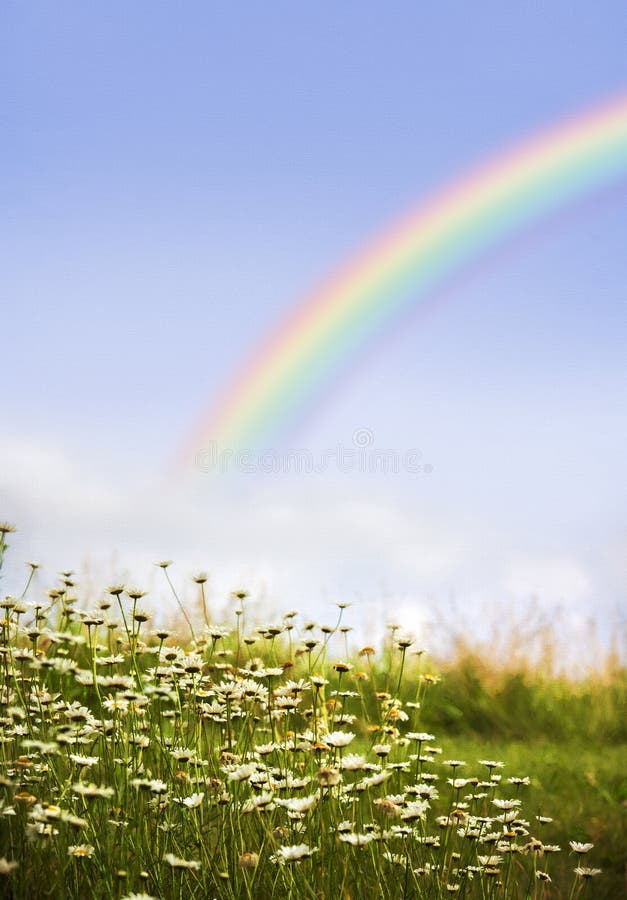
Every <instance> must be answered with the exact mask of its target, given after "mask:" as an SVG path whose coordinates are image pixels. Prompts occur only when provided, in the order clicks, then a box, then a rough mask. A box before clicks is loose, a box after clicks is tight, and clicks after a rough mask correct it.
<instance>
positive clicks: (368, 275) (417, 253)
mask: <svg viewBox="0 0 627 900" xmlns="http://www.w3.org/2000/svg"><path fill="white" fill-rule="evenodd" d="M625 174H627V96H621V97H619V98H617V99H614V100H612V101H611V102H608V103H605V104H603V105H602V106H597V107H595V108H594V109H592V110H591V111H588V112H587V113H585V114H583V115H579V116H577V117H575V118H572V119H569V120H567V121H565V122H561V123H560V124H558V125H557V126H556V127H553V128H552V129H550V130H549V131H547V132H543V133H540V134H539V135H534V136H532V137H531V138H528V139H527V140H525V141H523V142H522V143H520V144H518V145H516V146H514V147H513V149H511V150H510V151H509V152H507V153H505V154H502V155H499V156H497V157H496V158H495V159H492V160H491V161H489V162H488V163H487V164H485V165H483V166H481V167H479V168H477V169H475V170H473V171H471V172H470V173H469V174H467V175H465V176H464V177H462V178H461V179H459V180H457V181H455V182H453V183H452V184H451V185H450V186H448V187H446V188H445V189H444V190H442V191H440V192H438V193H436V194H435V195H434V196H433V197H432V198H431V199H430V200H428V201H427V202H425V203H423V204H421V205H420V206H419V207H418V208H417V209H415V210H414V211H413V212H412V213H411V214H410V215H408V216H407V217H405V218H404V219H403V220H402V221H400V222H399V223H397V224H396V225H395V226H394V227H392V228H391V229H390V230H389V231H387V232H386V233H384V234H383V236H382V237H380V238H379V239H378V240H375V241H374V242H373V243H371V244H370V245H369V246H367V247H366V248H365V249H364V250H363V251H362V252H361V253H359V254H358V255H357V256H356V257H355V258H354V259H352V260H350V261H349V262H348V264H347V265H345V266H344V267H343V268H342V269H341V270H340V271H339V272H337V273H336V274H335V275H334V276H332V277H331V278H330V279H328V280H327V281H326V282H325V283H323V284H322V285H321V286H320V287H318V288H317V289H315V290H314V291H313V292H312V293H311V294H310V295H309V296H308V297H306V298H305V299H304V300H303V301H302V302H301V303H300V304H299V305H297V306H296V308H295V309H294V310H293V311H292V312H291V314H290V315H289V316H288V317H287V318H286V320H285V321H284V322H283V324H282V325H281V326H280V327H279V328H278V329H277V330H276V331H275V332H274V333H273V334H271V335H270V337H269V338H268V339H267V340H266V342H265V343H264V344H263V345H262V346H261V347H260V349H259V350H258V352H257V353H256V354H255V355H254V356H253V358H252V359H250V360H249V361H248V363H247V364H246V365H245V366H244V367H243V368H242V369H241V371H240V372H239V374H238V376H237V377H236V378H235V380H234V381H233V382H232V384H231V385H230V386H229V387H228V389H227V390H226V392H225V393H224V395H223V396H222V397H221V398H220V399H219V401H218V403H217V404H214V405H213V406H212V408H211V410H210V412H209V414H208V415H207V416H205V417H204V418H203V419H202V421H201V422H200V425H199V427H198V428H197V429H196V432H195V434H194V436H193V439H192V441H191V442H190V443H191V450H192V452H194V453H195V452H196V451H199V450H200V449H201V448H203V447H207V446H208V443H209V442H215V445H217V446H218V447H219V448H226V447H231V448H244V447H245V448H251V449H259V448H260V447H264V446H266V447H269V446H272V444H271V443H270V442H271V441H272V439H273V438H274V439H276V436H277V435H278V434H279V433H280V431H281V430H282V429H283V428H284V427H285V426H286V425H287V424H289V423H290V422H291V421H292V420H293V419H294V417H295V415H296V414H297V413H298V412H299V411H300V410H301V409H303V408H306V407H307V405H308V404H310V403H311V402H312V400H313V399H314V398H315V397H316V395H317V394H318V393H319V392H320V390H321V388H322V387H323V386H325V385H327V384H328V383H329V382H331V381H332V380H333V378H334V377H336V376H337V374H338V372H339V371H340V370H342V369H343V368H345V367H346V365H347V364H348V363H350V362H351V361H352V360H353V359H354V358H355V357H356V356H357V355H358V353H359V351H360V350H361V349H362V348H363V347H364V346H365V345H366V344H367V343H368V342H369V341H371V340H372V338H373V337H376V336H377V335H378V333H380V332H383V333H384V332H385V329H386V326H388V325H389V324H390V323H391V322H392V321H394V320H395V319H397V318H398V317H400V316H402V314H403V313H405V312H406V311H407V310H408V309H410V308H413V307H415V306H416V305H417V304H419V303H421V302H424V301H425V300H426V299H427V298H428V296H429V294H430V293H433V291H434V290H435V289H436V288H437V287H438V286H440V285H441V284H442V282H443V281H444V280H445V279H446V278H447V277H449V276H450V275H452V274H454V273H455V272H457V271H458V270H459V269H460V268H461V267H463V266H465V265H466V264H468V263H469V262H471V261H473V260H474V259H475V258H476V257H478V256H479V255H481V254H483V253H485V252H486V251H487V250H490V249H491V248H492V247H493V246H494V245H495V244H497V243H498V242H500V241H503V240H504V239H506V238H507V237H509V236H510V235H512V234H513V233H515V232H516V231H518V230H520V229H522V228H524V227H527V226H529V225H530V224H533V223H534V222H536V221H537V220H538V219H541V218H542V217H544V216H546V215H548V214H550V213H552V212H555V211H557V210H558V209H560V208H561V207H562V206H564V205H565V204H566V203H568V202H569V201H572V200H574V199H577V198H579V197H582V196H585V195H586V194H588V193H590V192H593V191H596V190H598V189H600V188H602V187H605V186H606V185H608V184H610V183H612V182H613V181H615V180H617V179H618V178H620V177H621V176H624V175H625ZM264 442H265V443H264ZM188 449H189V448H188ZM189 456H190V454H189V453H187V454H186V458H187V459H189Z"/></svg>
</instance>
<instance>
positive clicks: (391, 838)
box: [0, 527, 627, 900]
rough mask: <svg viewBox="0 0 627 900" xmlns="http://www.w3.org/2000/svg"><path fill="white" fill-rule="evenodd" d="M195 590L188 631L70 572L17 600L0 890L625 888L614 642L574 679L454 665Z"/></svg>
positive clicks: (619, 677) (502, 891)
mask: <svg viewBox="0 0 627 900" xmlns="http://www.w3.org/2000/svg"><path fill="white" fill-rule="evenodd" d="M7 533H9V532H8V530H3V528H2V527H0V536H1V537H0V565H1V563H2V558H3V556H4V552H5V549H6V535H7ZM163 571H164V575H165V577H166V579H167V580H168V582H169V584H170V586H171V588H172V590H173V592H174V593H175V595H176V592H175V591H174V586H173V585H172V583H171V582H170V579H169V572H168V567H167V566H164V568H163ZM195 590H197V593H198V597H197V600H198V602H197V604H196V605H197V607H198V610H200V611H201V612H202V615H201V616H200V618H198V617H197V616H195V614H194V612H193V611H192V610H191V609H185V610H184V615H183V616H182V618H181V624H182V626H183V632H182V634H179V635H178V636H177V635H176V634H170V635H167V636H166V633H165V631H160V630H158V631H157V633H156V634H155V632H154V629H152V628H151V626H150V620H149V619H146V618H145V616H144V614H143V612H142V609H143V604H144V600H143V598H141V597H138V596H137V595H136V594H134V592H133V591H130V592H129V591H126V590H124V589H123V587H122V586H119V587H113V588H111V589H109V591H108V592H107V591H103V593H102V594H101V596H100V598H98V599H96V600H94V599H91V601H90V602H89V603H87V602H86V599H85V598H82V597H81V596H80V590H79V589H78V587H77V586H76V585H75V584H74V579H73V576H72V575H71V574H68V575H66V576H64V577H63V578H62V580H61V583H60V584H59V585H57V586H55V587H54V588H53V589H52V590H51V591H48V592H47V593H43V594H42V593H41V592H38V591H35V590H34V588H33V586H32V585H31V583H30V580H29V582H28V584H27V586H26V589H25V592H24V594H23V595H22V596H21V597H19V598H8V599H6V600H4V601H0V606H1V609H0V613H1V614H2V619H1V626H2V627H1V629H0V632H1V633H0V720H1V723H2V737H1V742H0V857H4V860H5V861H6V862H4V863H3V862H2V861H0V872H1V873H2V874H0V894H1V895H2V896H6V897H11V898H15V900H26V898H31V897H33V896H42V897H50V898H59V900H61V898H76V900H83V898H91V897H94V898H115V900H119V898H123V897H131V896H133V895H145V896H150V897H160V898H162V900H166V898H168V900H169V898H180V900H182V898H198V900H201V898H203V900H204V898H211V897H219V898H230V900H234V898H245V900H252V898H255V900H257V898H262V900H263V898H271V897H278V898H282V897H291V898H294V900H300V898H312V900H313V898H326V900H336V898H342V900H349V898H353V900H355V898H368V900H369V898H376V897H381V898H388V900H392V898H394V900H396V898H424V900H431V898H434V900H436V898H442V897H449V896H455V897H464V898H481V900H487V898H501V897H506V898H512V900H513V898H520V900H522V898H527V897H528V898H536V900H542V898H562V897H563V898H569V900H571V898H574V897H582V896H586V897H593V898H605V900H616V898H618V897H620V896H622V892H623V890H624V870H623V858H622V848H621V837H622V834H623V833H624V825H625V800H626V797H627V786H626V782H625V775H624V759H625V754H624V750H625V724H624V716H623V712H624V708H625V672H624V670H623V669H622V668H621V667H620V665H618V663H617V661H616V659H613V658H611V657H608V659H606V660H604V661H603V664H602V665H601V664H600V665H599V669H598V672H596V673H593V674H590V675H588V676H587V677H586V678H584V679H579V680H572V679H569V678H567V677H565V676H560V677H558V676H556V675H553V676H551V675H550V673H549V671H548V667H547V665H546V664H545V665H538V664H536V665H535V666H532V665H530V664H526V663H525V662H524V660H523V661H521V660H517V661H516V664H515V665H507V666H504V665H502V664H499V663H497V662H496V661H495V660H493V659H490V657H489V655H488V653H487V652H486V651H485V650H483V651H482V652H480V653H476V652H470V651H469V648H467V647H459V648H458V651H457V653H456V655H455V657H454V658H453V659H449V660H447V661H442V662H441V663H440V664H439V665H437V666H436V664H435V663H434V662H433V661H432V660H429V659H427V658H426V656H425V654H423V653H420V654H416V653H415V650H414V645H413V644H408V643H407V642H405V641H404V639H403V636H402V635H401V634H400V632H398V631H392V632H391V633H390V635H389V636H388V638H387V639H386V641H385V644H384V645H383V646H381V647H377V648H370V649H368V648H363V650H362V652H361V653H359V652H358V648H356V649H355V651H351V652H348V648H347V645H346V641H347V633H346V632H345V631H344V630H343V626H344V619H343V615H344V613H343V611H342V610H340V611H339V617H338V622H337V624H336V626H335V627H334V628H332V629H328V630H321V629H319V628H318V627H315V626H314V627H308V626H307V624H302V625H299V623H298V617H297V616H296V615H295V614H294V615H288V616H287V617H285V618H283V619H282V620H280V621H279V622H278V624H277V626H276V627H271V626H265V627H262V628H255V627H254V625H253V623H252V621H250V616H249V601H248V598H247V597H246V596H245V595H236V596H234V597H233V598H232V620H231V622H230V623H228V626H229V627H228V628H225V629H220V628H217V627H216V626H214V625H213V624H212V622H211V620H210V615H211V610H208V609H207V602H206V597H205V595H204V582H203V580H202V579H199V580H198V581H197V585H196V587H195ZM138 593H139V592H138ZM364 650H365V651H366V652H364ZM371 651H372V652H371ZM545 663H546V661H545ZM423 733H426V736H425V734H423ZM421 734H422V736H420V735H421ZM351 735H352V737H351ZM428 735H433V736H434V737H433V738H431V737H430V736H428ZM342 736H343V737H344V740H345V742H346V746H342ZM358 757H359V758H358ZM480 760H487V761H491V760H493V761H494V765H492V763H490V764H489V765H485V764H483V763H480V762H479V761H480ZM451 761H452V762H451ZM456 761H460V763H461V762H463V763H464V764H463V765H461V764H460V765H457V762H456ZM497 762H498V763H503V766H502V767H501V766H500V765H499V766H497V765H496V763H497ZM456 779H461V780H459V781H456ZM509 779H513V781H510V780H509ZM494 801H496V802H494ZM508 807H511V811H510V810H509V809H508ZM538 816H540V817H543V818H546V819H550V820H551V821H542V820H539V819H538V818H537V817H538ZM499 817H503V818H502V820H500V819H499ZM572 840H574V841H579V842H581V843H591V844H594V848H593V849H592V850H590V851H589V852H586V853H585V854H583V855H581V856H578V855H577V854H575V853H574V852H571V850H570V847H569V842H570V841H572ZM550 846H559V847H560V848H561V849H560V850H559V851H555V852H548V850H547V851H546V852H544V848H546V847H550ZM290 848H301V849H300V850H299V849H291V850H290ZM291 855H294V856H296V857H297V858H296V859H294V860H293V861H290V856H291ZM490 857H496V858H493V859H490ZM581 865H583V866H590V867H594V868H599V869H602V873H601V874H600V875H598V876H595V877H593V878H591V879H584V878H581V877H578V876H577V875H575V874H574V872H573V870H574V868H575V867H577V866H581ZM3 870H5V871H4V872H3ZM537 870H540V871H541V872H547V873H549V874H550V877H551V881H550V882H549V881H541V880H538V879H537V878H536V877H535V872H536V871H537Z"/></svg>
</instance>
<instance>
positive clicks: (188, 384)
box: [0, 2, 627, 618]
mask: <svg viewBox="0 0 627 900" xmlns="http://www.w3.org/2000/svg"><path fill="white" fill-rule="evenodd" d="M626 31H627V19H626V17H625V15H624V5H623V4H621V3H618V2H616V3H613V2H606V3H604V4H602V5H601V6H598V5H596V6H595V5H590V4H584V3H571V2H569V3H558V2H549V3H546V4H543V5H542V6H541V7H540V6H538V7H529V6H528V5H525V6H522V5H520V6H516V7H514V6H512V5H511V4H510V5H505V6H504V5H503V4H501V3H498V4H497V3H492V2H489V3H488V2H484V3H478V4H473V6H472V8H470V7H469V6H468V5H467V4H463V3H437V4H435V3H424V4H415V3H398V4H394V5H393V6H392V7H386V8H385V9H384V8H383V7H382V6H380V5H379V4H376V5H375V4H364V3H342V4H341V5H340V4H331V3H327V2H322V3H316V4H311V5H310V6H309V8H306V7H304V6H303V5H299V6H295V5H294V4H288V3H273V4H263V5H262V4H246V5H244V4H229V5H227V4H213V3H210V4H207V3H194V2H190V3H187V4H185V5H184V6H183V7H179V6H175V5H174V4H170V3H154V2H151V3H145V2H136V3H133V4H122V3H112V4H107V6H106V8H105V7H104V6H103V5H102V4H99V3H80V4H79V3H63V2H61V3H50V2H48V3H37V2H33V3H29V4H27V5H25V4H20V3H17V2H9V3H6V4H5V5H4V7H3V11H2V27H1V34H2V37H1V38H0V42H1V46H0V59H1V60H2V61H1V62H0V66H1V67H2V71H1V77H2V83H3V97H4V102H3V113H2V118H3V133H4V135H5V137H4V139H3V141H2V143H1V145H0V162H1V171H2V184H1V191H2V193H1V196H2V205H3V207H4V209H5V211H6V212H7V215H5V216H4V217H3V223H2V225H1V226H0V227H1V228H2V235H1V237H2V241H1V245H2V250H1V251H0V253H1V254H2V270H3V296H4V300H3V312H2V330H1V336H0V340H1V341H2V354H3V362H4V372H5V377H4V389H5V390H4V397H3V404H2V451H1V452H2V460H0V507H1V508H2V509H3V510H6V513H5V512H2V513H0V516H2V515H5V516H6V517H8V518H12V519H15V520H16V521H17V524H18V525H19V526H20V536H19V538H18V539H16V541H15V545H16V546H15V551H16V552H15V556H16V557H18V555H19V557H20V558H26V557H28V556H38V557H41V558H42V560H43V561H44V562H45V563H46V564H47V566H48V572H49V574H51V573H52V572H53V571H54V570H55V568H57V567H62V566H66V565H72V566H74V567H78V566H80V565H82V564H85V563H86V562H88V563H89V565H90V567H91V569H90V570H94V569H95V568H96V569H98V571H102V573H103V578H105V580H110V576H112V575H113V574H114V570H115V569H116V567H117V569H118V570H120V571H122V570H124V569H125V567H128V568H131V569H134V570H136V577H137V578H138V579H140V580H141V577H142V573H143V572H144V571H148V568H147V567H148V564H149V561H151V560H154V559H155V558H157V557H160V556H163V555H167V556H174V557H175V558H176V559H177V561H179V562H180V567H181V573H182V574H184V573H186V572H187V571H191V570H193V569H194V568H202V567H205V568H209V569H211V570H212V571H215V579H216V588H215V589H216V592H217V593H218V594H219V593H220V591H226V590H227V589H228V588H229V586H232V582H234V581H236V580H240V581H241V580H248V581H250V582H251V583H252V584H253V585H262V586H263V590H264V591H265V592H266V594H267V595H269V596H271V597H272V598H273V600H274V601H276V603H277V604H278V605H281V604H283V603H284V602H285V603H287V605H290V606H291V605H292V604H293V602H294V601H297V602H300V603H302V604H303V605H307V604H309V605H313V604H316V603H317V602H318V599H319V598H320V597H325V598H328V597H330V596H333V595H335V593H336V592H340V593H342V594H343V595H345V594H350V595H351V597H353V596H354V597H355V598H359V597H361V598H366V599H368V598H371V599H372V601H373V602H374V601H375V599H376V598H377V597H379V598H388V599H389V598H390V597H393V598H397V600H396V602H397V605H398V606H399V608H401V609H407V610H409V611H410V613H411V612H412V611H413V610H415V609H416V608H418V607H419V606H420V605H421V604H423V603H424V602H425V600H426V599H427V598H428V597H429V598H431V599H432V601H433V602H436V603H440V604H441V605H443V604H445V603H447V602H448V600H446V598H450V596H451V595H453V594H454V595H455V596H457V597H467V598H469V602H470V601H471V600H472V603H475V604H477V605H478V604H481V603H482V602H483V601H484V599H485V598H487V597H490V598H492V599H496V600H498V602H502V603H510V604H517V603H519V602H521V600H522V599H523V598H525V597H528V596H530V595H531V594H538V595H539V596H540V597H541V598H544V600H545V602H546V604H547V606H548V605H550V604H554V603H557V602H563V603H565V604H566V605H569V607H572V608H574V607H576V608H577V609H578V610H580V611H582V615H587V614H588V613H589V611H590V610H592V609H597V610H598V609H601V608H602V609H603V610H607V609H610V608H614V607H616V606H617V605H619V604H620V603H622V601H623V599H624V584H625V574H626V573H625V569H624V563H623V561H622V560H623V559H624V557H625V552H624V551H625V536H626V534H627V527H626V523H625V518H624V509H625V502H624V501H625V487H624V486H625V483H626V482H627V480H626V478H625V474H626V473H625V463H624V452H623V448H624V446H625V439H626V438H627V427H626V425H625V419H624V416H623V411H622V405H623V402H624V401H623V398H624V396H625V388H626V387H627V384H626V380H627V379H626V376H625V367H624V360H623V356H624V346H625V334H626V330H627V329H626V324H627V322H626V319H627V316H626V312H625V310H626V305H625V287H624V286H625V284H627V254H626V253H625V237H626V235H627V204H626V201H627V185H625V184H623V185H617V186H615V187H614V188H613V189H612V190H611V191H608V192H606V193H605V194H604V195H603V196H600V197H596V198H593V199H592V200H590V201H588V202H586V203H583V204H580V205H579V206H577V207H576V208H573V209H571V210H569V211H568V212H566V213H564V214H563V215H561V216H560V217H559V218H557V219H555V220H553V221H551V222H547V223H543V224H542V226H540V227H538V228H537V229H535V230H534V231H533V232H532V233H529V234H526V235H524V236H522V237H521V238H520V239H518V240H516V241H514V242H513V243H511V244H510V245H508V246H507V247H505V248H504V249H503V250H502V251H500V252H499V253H497V254H494V255H493V256H492V257H491V258H490V259H488V260H486V261H482V262H481V264H480V265H478V266H477V267H476V269H475V270H474V271H473V272H472V273H470V274H469V275H468V277H467V278H466V279H464V280H459V281H458V282H456V283H455V284H454V285H452V286H450V288H449V289H448V290H447V291H446V296H445V297H443V298H442V300H441V301H440V302H439V303H438V305H437V308H436V309H435V310H434V312H433V313H432V314H431V315H429V316H428V317H425V316H423V317H420V316H416V317H414V318H413V319H409V320H406V321H405V322H403V323H400V324H399V325H398V326H397V327H396V328H395V329H394V330H393V331H391V332H390V333H388V334H386V335H385V336H384V338H382V341H381V344H380V346H379V347H378V348H376V350H375V351H374V352H372V353H369V354H368V356H367V357H366V358H364V359H363V360H362V361H361V362H360V363H359V365H358V366H356V367H355V370H354V371H353V372H352V374H351V376H350V377H349V378H348V379H346V380H345V381H344V382H343V383H342V384H340V385H338V386H337V388H336V390H334V391H333V392H332V393H331V394H330V395H327V396H325V398H324V401H323V402H321V403H320V404H319V405H318V406H317V407H316V409H315V410H313V411H312V412H311V414H310V415H307V416H305V418H304V421H303V423H302V424H301V426H300V428H299V429H298V431H297V432H295V434H294V440H295V441H298V445H299V446H307V447H310V448H314V449H316V448H317V449H320V448H324V447H329V446H331V447H332V446H335V445H336V444H337V443H349V444H350V440H351V435H352V434H353V432H354V431H355V429H356V428H368V429H370V430H371V431H372V433H373V434H374V435H375V440H376V444H377V446H384V447H397V448H407V447H415V446H417V447H419V448H420V450H421V451H422V453H423V457H424V459H428V460H429V461H430V462H431V463H432V464H433V466H434V471H433V474H432V475H431V476H430V477H429V478H428V479H427V478H426V477H422V478H419V479H416V478H410V477H401V476H394V477H391V476H388V477H383V476H373V477H371V478H366V477H360V476H350V477H349V476H343V477H340V476H339V474H338V473H335V474H333V473H329V474H328V475H327V476H325V477H318V478H315V479H309V480H307V479H303V480H301V481H298V480H295V479H281V478H255V477H252V476H247V477H246V478H239V479H233V480H230V481H228V483H224V484H220V485H219V487H216V486H215V485H208V484H207V483H206V479H205V481H202V479H200V481H199V480H198V479H197V482H196V483H194V484H192V485H189V484H186V485H185V486H184V487H181V489H180V490H179V489H178V488H175V487H173V486H172V485H171V484H170V483H168V484H167V485H165V486H164V482H163V478H162V473H163V471H164V469H165V468H166V467H167V464H168V461H169V460H170V459H171V457H172V455H173V454H174V453H176V451H177V449H178V448H179V446H180V445H181V442H182V441H184V439H185V437H186V436H187V434H188V433H189V431H190V429H191V428H192V427H193V426H194V424H195V423H196V421H197V419H198V416H199V415H200V414H201V412H202V411H203V410H204V409H206V408H207V407H208V405H209V404H210V403H211V399H212V397H214V396H215V395H216V394H217V393H218V392H219V391H220V390H221V389H222V388H223V387H224V385H225V383H226V382H227V380H228V378H229V377H230V376H231V375H232V374H233V372H234V371H236V369H237V366H238V364H239V363H241V361H242V360H244V359H245V358H246V356H247V354H248V353H249V352H250V351H251V350H252V349H253V348H254V347H255V346H256V344H257V342H258V341H259V339H260V338H261V337H262V336H263V335H265V334H266V333H267V332H268V330H270V329H271V328H272V326H273V325H274V324H275V323H276V322H278V321H280V319H281V317H282V315H283V314H284V313H285V312H286V311H287V310H289V309H290V308H291V307H292V306H293V305H294V303H296V302H297V301H298V299H299V297H300V296H302V295H303V294H304V293H305V292H306V291H307V290H308V289H309V288H310V287H311V286H312V285H313V284H314V283H315V282H316V281H317V280H318V279H319V278H320V277H321V276H324V275H325V274H326V273H327V272H328V271H329V270H331V269H333V268H334V267H335V266H336V265H337V264H338V263H341V262H342V261H343V260H344V259H345V258H346V257H347V255H349V254H350V253H351V252H352V251H353V250H355V249H357V248H359V246H360V245H361V244H362V243H363V242H364V241H366V240H367V239H369V238H370V237H371V236H373V235H376V234H378V233H380V232H381V231H382V230H384V229H385V227H386V226H387V225H388V224H389V223H391V222H393V221H394V219H395V218H396V217H397V216H399V215H400V214H402V213H404V212H405V211H406V210H407V209H409V208H412V207H413V206H415V205H416V203H417V202H418V201H419V200H420V198H421V197H423V196H425V195H426V194H428V193H429V192H430V191H432V190H434V189H436V188H437V187H439V186H441V185H444V184H445V183H446V182H447V180H448V179H450V178H453V177H455V176H457V175H459V174H461V173H463V172H464V171H465V170H466V169H467V168H469V167H470V166H472V165H473V164H475V163H477V162H480V161H482V160H483V159H485V158H486V157H487V156H490V155H493V154H495V153H497V152H498V151H499V150H500V149H504V148H506V147H507V146H509V145H511V144H512V143H514V142H515V141H516V140H518V139H520V138H523V137H525V136H527V135H528V134H529V133H531V132H533V131H534V130H536V129H540V128H542V127H545V126H547V125H550V124H552V123H554V122H555V121H557V120H559V119H560V118H563V117H565V116H567V115H569V114H571V113H574V112H576V111H578V110H580V109H583V108H586V107H589V106H592V105H594V104H595V103H597V102H599V101H601V100H603V99H604V98H606V97H609V96H612V95H615V94H617V93H619V92H621V91H624V90H625V88H626V87H627V61H626V60H625V53H624V47H625V43H626V39H627V34H626ZM138 491H139V495H140V496H141V498H142V499H141V502H140V501H139V500H138V494H137V492H138ZM172 523H175V524H174V525H173V524H172ZM103 548H105V549H103ZM134 574H135V571H134ZM146 577H147V576H146ZM303 585H307V587H306V588H305V587H303ZM288 598H289V599H288ZM364 602H365V601H364ZM477 608H478V607H477ZM418 618H419V616H418Z"/></svg>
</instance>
